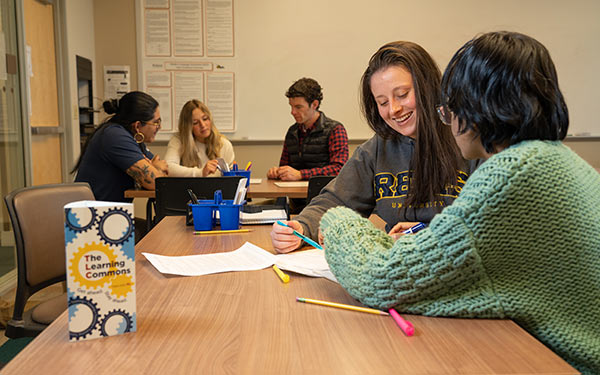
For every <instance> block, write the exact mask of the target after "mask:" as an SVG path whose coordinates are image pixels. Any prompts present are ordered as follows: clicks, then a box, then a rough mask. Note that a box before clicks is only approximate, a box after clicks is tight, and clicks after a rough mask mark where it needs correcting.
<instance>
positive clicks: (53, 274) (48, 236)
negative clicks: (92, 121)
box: [4, 183, 95, 338]
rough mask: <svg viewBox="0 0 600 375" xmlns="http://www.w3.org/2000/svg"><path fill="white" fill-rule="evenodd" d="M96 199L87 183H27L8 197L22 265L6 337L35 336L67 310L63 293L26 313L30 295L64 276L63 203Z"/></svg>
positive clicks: (19, 259)
mask: <svg viewBox="0 0 600 375" xmlns="http://www.w3.org/2000/svg"><path fill="white" fill-rule="evenodd" d="M94 199H95V198H94V194H93V193H92V189H91V188H90V186H89V185H88V184H87V183H73V184H51V185H41V186H33V187H25V188H21V189H17V190H15V191H13V192H12V193H10V194H8V195H7V196H6V197H4V201H5V202H6V206H7V208H8V214H9V216H10V220H11V222H12V226H13V231H14V235H15V244H16V248H17V269H18V276H17V293H16V297H15V307H14V311H13V316H12V319H11V320H10V321H9V322H8V324H7V327H6V333H5V335H6V336H7V337H10V338H18V337H33V336H37V334H39V333H40V332H41V331H42V330H43V329H44V328H46V327H47V326H48V325H49V324H50V323H52V322H53V321H54V319H56V318H57V317H58V316H59V315H60V314H61V313H62V312H63V311H65V310H66V309H67V294H66V293H64V294H62V295H60V296H57V297H54V298H52V299H50V300H48V301H44V302H42V303H40V304H39V305H37V306H35V307H33V308H32V309H29V310H28V311H25V312H24V310H25V304H26V303H27V300H28V299H29V297H31V295H33V294H34V293H35V292H37V291H39V290H41V289H44V288H45V287H47V286H50V285H52V284H56V283H58V282H61V281H65V280H66V266H65V224H64V223H65V219H64V212H65V211H64V205H65V204H67V203H71V202H75V201H81V200H94Z"/></svg>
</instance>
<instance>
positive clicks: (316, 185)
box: [306, 176, 335, 205]
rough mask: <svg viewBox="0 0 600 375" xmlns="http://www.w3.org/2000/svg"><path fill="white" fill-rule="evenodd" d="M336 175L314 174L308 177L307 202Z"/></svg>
mask: <svg viewBox="0 0 600 375" xmlns="http://www.w3.org/2000/svg"><path fill="white" fill-rule="evenodd" d="M334 178H335V176H314V177H311V178H310V179H308V193H307V196H306V204H307V205H308V204H309V203H310V201H311V200H312V199H313V198H314V197H316V196H317V195H319V193H321V190H322V189H323V188H324V187H325V185H327V184H328V183H329V182H330V181H331V180H333V179H334Z"/></svg>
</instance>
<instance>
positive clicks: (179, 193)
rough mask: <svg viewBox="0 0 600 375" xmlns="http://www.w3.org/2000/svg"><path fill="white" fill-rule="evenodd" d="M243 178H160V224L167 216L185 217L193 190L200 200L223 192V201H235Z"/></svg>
mask: <svg viewBox="0 0 600 375" xmlns="http://www.w3.org/2000/svg"><path fill="white" fill-rule="evenodd" d="M242 178H243V177H242V176H228V177H159V178H157V179H156V180H155V186H156V206H155V211H156V216H155V219H154V222H155V223H158V222H159V221H161V220H162V218H163V217H165V216H185V215H186V212H187V204H188V201H189V200H190V196H189V195H188V193H187V189H191V190H192V191H193V192H194V194H196V196H197V197H198V199H200V200H202V199H213V197H214V194H215V191H216V190H221V192H222V193H223V199H233V198H234V197H235V192H236V190H237V187H238V184H239V181H240V180H241V179H242Z"/></svg>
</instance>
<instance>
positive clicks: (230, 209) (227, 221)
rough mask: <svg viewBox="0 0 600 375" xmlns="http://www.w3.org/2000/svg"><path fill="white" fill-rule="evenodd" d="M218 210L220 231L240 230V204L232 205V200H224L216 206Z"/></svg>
mask: <svg viewBox="0 0 600 375" xmlns="http://www.w3.org/2000/svg"><path fill="white" fill-rule="evenodd" d="M218 209H219V220H220V221H221V229H222V230H236V229H240V211H241V210H242V205H241V204H233V201H232V200H224V201H223V203H222V204H220V205H219V206H218Z"/></svg>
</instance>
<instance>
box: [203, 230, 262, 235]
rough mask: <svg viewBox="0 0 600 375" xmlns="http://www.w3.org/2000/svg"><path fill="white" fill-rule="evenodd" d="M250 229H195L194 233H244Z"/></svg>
mask: <svg viewBox="0 0 600 375" xmlns="http://www.w3.org/2000/svg"><path fill="white" fill-rule="evenodd" d="M251 231H252V229H231V230H203V231H195V232H194V234H221V233H245V232H251Z"/></svg>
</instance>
